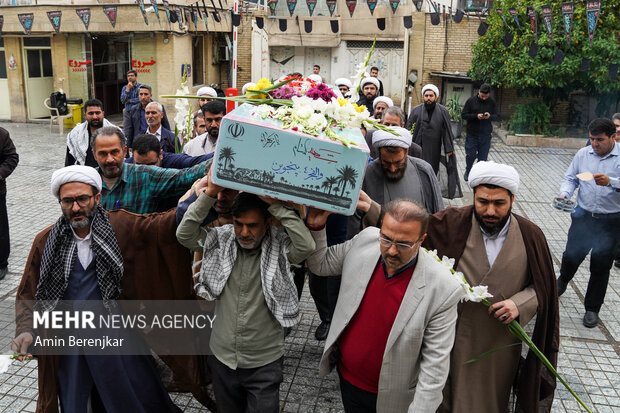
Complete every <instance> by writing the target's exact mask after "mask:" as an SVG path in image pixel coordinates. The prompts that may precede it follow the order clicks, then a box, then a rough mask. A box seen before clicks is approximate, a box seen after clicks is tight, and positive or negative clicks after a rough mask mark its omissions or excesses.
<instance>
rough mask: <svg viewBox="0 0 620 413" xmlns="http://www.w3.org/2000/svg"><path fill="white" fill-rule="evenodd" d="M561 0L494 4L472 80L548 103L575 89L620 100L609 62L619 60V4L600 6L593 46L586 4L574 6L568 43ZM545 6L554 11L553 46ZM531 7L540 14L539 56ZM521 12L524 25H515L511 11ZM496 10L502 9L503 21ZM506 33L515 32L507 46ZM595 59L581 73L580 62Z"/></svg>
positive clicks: (610, 1)
mask: <svg viewBox="0 0 620 413" xmlns="http://www.w3.org/2000/svg"><path fill="white" fill-rule="evenodd" d="M561 3H562V1H560V0H537V1H535V2H531V1H529V2H527V3H526V2H522V1H518V0H496V1H495V2H494V9H492V10H491V12H490V14H489V16H488V19H487V23H488V24H489V29H488V31H487V33H486V34H485V35H484V36H481V37H480V38H479V41H478V42H477V43H476V44H474V45H473V53H474V57H473V61H472V67H471V69H470V71H469V75H470V76H471V77H472V79H474V80H478V81H485V82H487V83H489V84H491V85H494V86H498V87H505V88H514V89H517V90H520V91H522V92H523V93H525V94H529V95H533V96H540V97H542V98H543V100H544V101H545V102H546V103H548V104H549V103H553V102H555V101H557V100H558V99H566V98H567V97H568V95H569V93H571V92H572V91H575V90H579V89H582V90H584V91H585V92H586V93H587V94H589V95H596V96H599V95H601V94H608V95H612V96H614V97H615V99H616V100H617V99H618V96H619V95H620V82H618V81H617V79H610V78H609V76H608V69H609V64H610V63H618V62H619V60H620V39H619V38H620V31H619V30H618V28H619V27H620V0H606V1H603V2H602V11H601V14H600V15H599V21H598V25H597V28H596V30H595V32H594V41H593V44H592V46H590V44H589V39H588V27H587V17H586V9H585V5H586V3H585V1H583V2H582V1H580V2H575V13H574V19H573V27H572V30H571V38H570V43H569V44H568V45H567V43H566V35H565V33H566V32H565V30H564V22H563V17H562V12H561ZM543 4H551V6H552V9H553V43H552V42H551V40H550V39H549V36H548V35H547V30H546V28H545V26H544V22H543V19H542V14H541V9H542V5H543ZM527 6H533V7H534V10H536V13H537V16H538V33H539V34H538V44H539V50H538V54H537V55H536V57H534V58H531V57H530V56H529V55H528V50H529V47H530V44H531V43H532V42H534V34H533V32H532V27H531V25H530V20H529V17H528V16H527ZM510 7H514V8H515V9H516V10H517V14H518V19H519V23H520V25H521V26H520V27H517V25H516V23H515V22H514V20H513V18H512V16H511V15H510V14H509V13H508V8H510ZM496 8H501V9H502V10H503V11H504V15H505V18H506V22H507V23H508V26H509V27H507V26H506V24H505V23H504V22H503V20H502V19H501V18H500V17H499V15H498V14H497V12H496V10H495V9H496ZM508 32H512V33H513V34H514V40H513V42H512V44H511V45H510V46H509V47H504V45H503V43H502V40H503V38H504V35H505V34H506V33H508ZM556 50H562V51H563V52H564V53H565V57H564V61H563V63H562V64H561V65H560V66H557V65H555V64H554V63H553V57H554V55H555V52H556ZM584 57H585V58H588V59H591V61H592V62H591V65H590V70H589V71H588V72H581V71H580V65H581V59H582V58H584Z"/></svg>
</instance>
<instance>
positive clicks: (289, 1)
mask: <svg viewBox="0 0 620 413" xmlns="http://www.w3.org/2000/svg"><path fill="white" fill-rule="evenodd" d="M295 7H297V0H286V8H287V9H288V12H289V14H290V15H291V17H293V13H294V12H295Z"/></svg>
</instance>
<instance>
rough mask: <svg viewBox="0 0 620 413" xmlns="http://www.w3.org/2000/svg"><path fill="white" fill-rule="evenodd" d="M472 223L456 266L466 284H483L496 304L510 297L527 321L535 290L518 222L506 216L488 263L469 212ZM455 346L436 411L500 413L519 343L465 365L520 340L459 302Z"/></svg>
mask: <svg viewBox="0 0 620 413" xmlns="http://www.w3.org/2000/svg"><path fill="white" fill-rule="evenodd" d="M472 220H474V221H473V222H472V226H471V230H470V232H469V236H468V238H467V242H466V244H465V250H464V251H463V255H461V259H460V260H459V264H458V267H457V270H458V271H460V272H462V273H463V274H464V275H465V278H467V281H468V282H469V284H470V285H472V286H476V285H486V286H487V287H488V289H489V292H490V293H491V294H493V298H490V299H489V301H491V302H493V303H496V302H499V301H503V300H504V299H511V300H513V301H514V302H515V304H516V305H517V308H518V310H519V322H520V323H521V325H525V324H527V323H528V322H529V321H530V320H531V319H532V317H533V316H534V314H535V313H536V307H537V304H538V303H537V300H536V292H535V291H534V289H533V288H532V287H531V285H530V280H529V277H528V264H527V253H526V252H525V246H524V245H523V236H522V234H521V230H520V228H519V223H518V222H517V220H516V219H514V218H512V219H511V220H510V224H509V227H508V233H507V235H506V239H505V241H504V244H503V246H502V248H501V250H500V252H499V254H498V255H497V258H496V259H495V262H494V263H493V266H492V267H491V266H490V265H489V259H488V257H487V252H486V248H485V245H484V239H483V237H482V232H481V230H480V226H479V225H478V223H477V222H476V221H475V217H474V216H473V215H472ZM454 342H455V345H454V348H453V350H452V354H451V355H450V374H449V376H448V381H447V383H446V387H445V388H444V400H443V403H442V405H441V408H440V409H439V410H438V411H439V412H453V413H460V412H467V413H469V412H472V411H473V412H482V411H484V412H485V413H505V412H506V411H507V409H508V399H509V398H510V388H511V387H512V383H513V381H514V378H515V376H516V374H517V367H518V366H519V358H520V356H521V346H514V347H510V348H507V349H504V350H502V351H499V352H496V353H493V354H491V355H489V356H487V357H485V358H483V359H481V360H478V361H476V362H475V363H471V364H466V362H467V361H468V360H471V359H473V358H475V357H477V356H479V355H481V354H483V353H486V352H487V351H490V350H493V349H497V348H500V347H504V346H508V345H511V344H514V343H520V340H519V339H518V338H516V337H515V336H514V335H512V334H511V333H510V331H509V330H508V328H506V326H505V325H504V324H502V323H501V322H500V321H498V320H497V319H495V318H494V317H493V316H491V315H489V313H488V309H487V307H486V306H484V305H482V304H480V303H472V302H465V303H461V304H460V305H459V318H458V321H457V326H456V337H455V341H454Z"/></svg>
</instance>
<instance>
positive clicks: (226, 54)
mask: <svg viewBox="0 0 620 413" xmlns="http://www.w3.org/2000/svg"><path fill="white" fill-rule="evenodd" d="M217 57H218V60H219V61H220V62H228V61H229V60H230V49H229V48H228V46H219V47H218V49H217Z"/></svg>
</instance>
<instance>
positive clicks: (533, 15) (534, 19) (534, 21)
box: [527, 7, 538, 41]
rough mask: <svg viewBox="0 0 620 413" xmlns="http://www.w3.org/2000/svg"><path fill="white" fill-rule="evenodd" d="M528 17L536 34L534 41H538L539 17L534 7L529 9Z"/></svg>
mask: <svg viewBox="0 0 620 413" xmlns="http://www.w3.org/2000/svg"><path fill="white" fill-rule="evenodd" d="M527 15H528V17H529V18H530V25H531V26H532V31H533V32H534V39H536V41H538V16H536V10H534V8H533V7H528V8H527Z"/></svg>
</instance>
